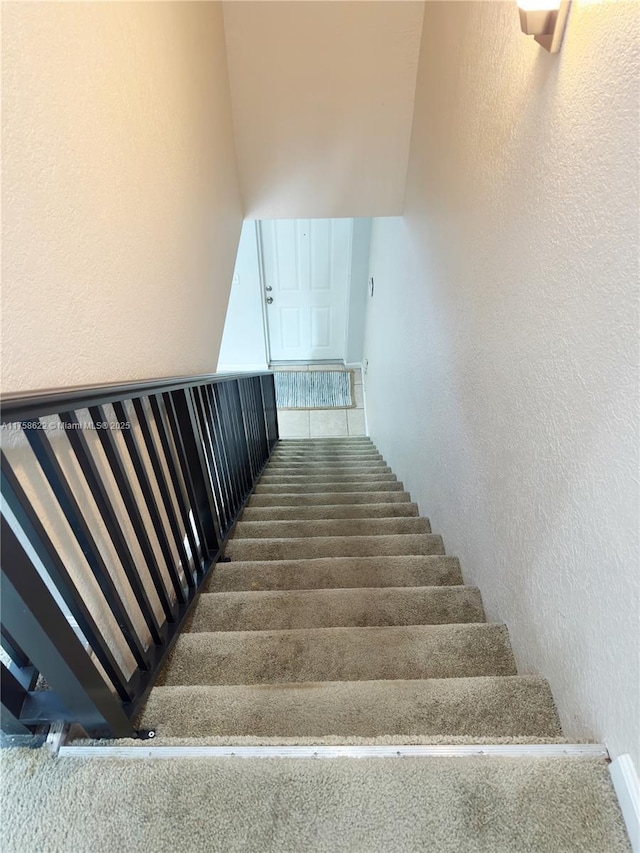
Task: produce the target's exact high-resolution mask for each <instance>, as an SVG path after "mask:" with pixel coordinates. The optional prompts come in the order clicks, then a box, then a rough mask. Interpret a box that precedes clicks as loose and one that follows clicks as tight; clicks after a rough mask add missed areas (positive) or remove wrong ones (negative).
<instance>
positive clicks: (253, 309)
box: [218, 220, 269, 373]
mask: <svg viewBox="0 0 640 853" xmlns="http://www.w3.org/2000/svg"><path fill="white" fill-rule="evenodd" d="M256 224H257V223H256V222H253V221H249V220H247V221H246V222H245V223H244V225H243V226H242V234H241V236H240V245H239V246H238V256H237V258H236V266H235V270H234V274H233V284H232V285H231V296H230V297H229V305H228V306H227V315H226V318H225V323H224V333H223V335H222V344H221V346H220V355H219V357H218V371H219V372H221V373H224V372H230V371H252V370H266V369H267V366H268V360H269V356H268V350H267V341H266V336H265V330H264V319H263V314H262V293H261V288H262V282H261V280H260V266H259V261H258V242H257V237H256Z"/></svg>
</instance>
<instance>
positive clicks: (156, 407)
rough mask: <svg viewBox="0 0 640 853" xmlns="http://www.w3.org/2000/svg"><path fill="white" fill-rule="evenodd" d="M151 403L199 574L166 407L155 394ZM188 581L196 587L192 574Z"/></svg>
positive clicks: (151, 398) (196, 548)
mask: <svg viewBox="0 0 640 853" xmlns="http://www.w3.org/2000/svg"><path fill="white" fill-rule="evenodd" d="M149 403H150V404H151V411H152V412H153V416H154V418H155V422H156V428H157V430H158V435H159V437H160V444H161V445H162V452H163V453H164V458H165V462H166V463H167V469H168V471H169V476H170V477H171V482H172V484H173V491H174V494H175V496H176V501H177V502H178V508H179V510H180V516H181V518H182V524H183V526H184V531H185V536H186V537H187V542H188V543H189V550H190V551H191V559H192V561H193V571H194V572H198V571H199V569H200V556H199V547H198V543H197V542H196V539H195V536H194V533H193V526H192V523H191V516H190V514H189V513H190V508H189V498H188V496H187V494H186V491H185V487H184V484H183V481H182V479H181V476H180V472H179V471H178V468H177V467H176V464H177V463H176V460H175V458H174V455H173V448H172V446H171V441H170V438H169V432H168V431H167V424H166V422H165V416H164V412H163V408H164V406H162V408H161V403H162V400H161V398H160V397H158V396H156V395H155V394H152V395H151V396H150V397H149ZM183 544H184V543H183ZM187 580H188V581H189V582H190V583H189V585H190V586H191V587H194V586H195V581H194V577H193V573H192V572H190V573H189V577H188V578H187Z"/></svg>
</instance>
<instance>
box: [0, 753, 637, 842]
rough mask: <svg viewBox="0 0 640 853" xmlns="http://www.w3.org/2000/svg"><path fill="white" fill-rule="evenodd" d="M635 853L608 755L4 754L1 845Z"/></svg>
mask: <svg viewBox="0 0 640 853" xmlns="http://www.w3.org/2000/svg"><path fill="white" fill-rule="evenodd" d="M176 850H179V851H184V853H201V851H202V853H205V851H206V853H215V851H220V853H234V852H235V851H243V853H338V851H340V853H342V852H344V853H409V851H410V853H414V851H415V853H418V851H421V853H422V851H432V853H569V851H571V853H629V850H630V848H629V846H628V843H627V841H626V836H625V833H624V828H623V824H622V820H621V817H620V814H619V810H618V807H617V804H616V802H615V799H614V795H613V791H612V788H611V785H610V783H609V779H608V772H607V768H606V765H605V763H604V762H603V761H591V760H586V759H575V760H570V759H561V760H558V759H553V760H546V759H535V760H529V761H524V760H522V759H515V760H514V759H497V758H491V759H482V758H477V759H473V760H465V759H462V760H461V759H455V758H454V759H441V758H437V759H426V760H425V759H412V758H402V759H393V758H391V759H325V760H314V759H306V760H301V759H207V760H201V759H182V760H155V761H145V760H144V759H143V760H132V761H122V760H114V759H92V760H84V759H58V760H54V759H52V758H51V757H50V756H49V755H48V754H46V753H45V752H44V750H38V751H33V752H30V751H28V750H5V751H4V753H3V755H2V851H3V853H103V851H104V853H113V851H127V853H174V851H176Z"/></svg>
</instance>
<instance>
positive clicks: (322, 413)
mask: <svg viewBox="0 0 640 853" xmlns="http://www.w3.org/2000/svg"><path fill="white" fill-rule="evenodd" d="M272 369H273V370H274V371H278V370H353V371H354V373H355V398H356V408H355V409H308V410H305V409H296V410H292V409H278V425H279V428H280V438H329V437H332V438H337V437H340V436H346V435H366V434H367V432H366V426H365V419H364V397H363V393H362V371H361V370H360V369H359V368H358V369H356V368H346V367H345V366H344V365H343V364H296V365H291V366H290V367H285V366H284V365H274V366H273V368H272Z"/></svg>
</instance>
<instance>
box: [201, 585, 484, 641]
mask: <svg viewBox="0 0 640 853" xmlns="http://www.w3.org/2000/svg"><path fill="white" fill-rule="evenodd" d="M483 621H484V610H483V607H482V601H481V599H480V592H479V590H478V589H476V588H475V587H469V586H431V587H428V586H427V587H386V588H376V587H374V588H369V589H346V590H345V589H320V590H286V591H279V590H262V591H242V592H216V593H203V594H202V595H201V596H200V598H199V600H198V604H197V606H196V610H195V614H194V616H193V619H192V621H191V624H190V625H189V630H190V631H234V630H236V631H253V630H283V629H291V628H319V627H323V628H328V627H347V626H352V627H365V626H382V625H421V624H448V623H456V622H458V623H470V622H483Z"/></svg>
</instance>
